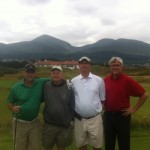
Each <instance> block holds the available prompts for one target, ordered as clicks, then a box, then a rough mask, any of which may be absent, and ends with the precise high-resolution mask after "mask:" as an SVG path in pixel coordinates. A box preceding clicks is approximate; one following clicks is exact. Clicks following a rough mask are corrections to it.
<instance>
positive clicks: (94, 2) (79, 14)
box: [0, 0, 150, 46]
mask: <svg viewBox="0 0 150 150" xmlns="http://www.w3.org/2000/svg"><path fill="white" fill-rule="evenodd" d="M8 4H9V5H8ZM149 6H150V1H149V0H5V1H1V2H0V7H1V9H0V27H1V31H0V42H4V43H10V42H19V41H26V40H32V39H33V38H36V37H38V36H40V35H42V34H48V35H50V36H54V37H56V38H59V39H61V40H64V41H67V42H69V43H71V44H72V45H74V46H81V45H85V44H90V43H94V42H96V41H98V40H100V39H102V38H113V39H118V38H129V39H136V40H140V41H145V42H148V43H150V38H149V34H150V29H149V26H150V19H149V16H150V9H149Z"/></svg>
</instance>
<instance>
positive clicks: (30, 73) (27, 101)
mask: <svg viewBox="0 0 150 150" xmlns="http://www.w3.org/2000/svg"><path fill="white" fill-rule="evenodd" d="M48 80H49V79H46V78H45V79H44V78H36V67H35V66H34V65H33V64H27V65H26V66H25V67H24V80H23V81H21V82H18V83H16V84H15V85H14V86H13V87H12V88H11V91H10V93H9V95H8V98H7V106H8V108H9V109H10V110H11V111H12V115H13V123H12V126H13V128H12V130H13V137H14V148H15V150H40V134H41V125H40V121H39V119H37V116H38V113H39V108H40V103H41V99H42V90H43V86H44V83H45V82H46V81H48Z"/></svg>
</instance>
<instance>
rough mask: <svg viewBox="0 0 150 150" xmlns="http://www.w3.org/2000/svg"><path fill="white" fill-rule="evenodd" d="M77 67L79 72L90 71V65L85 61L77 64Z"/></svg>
mask: <svg viewBox="0 0 150 150" xmlns="http://www.w3.org/2000/svg"><path fill="white" fill-rule="evenodd" d="M79 67H80V70H81V71H88V72H89V71H90V69H91V63H90V62H88V61H86V60H83V61H81V62H80V63H79Z"/></svg>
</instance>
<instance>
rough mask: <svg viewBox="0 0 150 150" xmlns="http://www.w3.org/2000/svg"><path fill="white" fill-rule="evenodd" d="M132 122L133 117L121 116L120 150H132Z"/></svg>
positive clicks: (119, 126)
mask: <svg viewBox="0 0 150 150" xmlns="http://www.w3.org/2000/svg"><path fill="white" fill-rule="evenodd" d="M130 120H131V116H126V117H124V116H121V117H120V120H118V133H117V139H118V145H119V150H130Z"/></svg>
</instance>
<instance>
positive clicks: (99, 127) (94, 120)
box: [72, 57, 105, 150]
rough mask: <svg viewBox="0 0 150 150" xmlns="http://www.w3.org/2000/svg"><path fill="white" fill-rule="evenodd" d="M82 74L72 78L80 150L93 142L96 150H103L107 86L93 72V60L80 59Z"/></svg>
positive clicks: (83, 149) (76, 136)
mask: <svg viewBox="0 0 150 150" xmlns="http://www.w3.org/2000/svg"><path fill="white" fill-rule="evenodd" d="M78 62H79V67H80V75H78V76H76V77H75V78H73V79H72V83H73V89H74V94H75V111H76V117H75V122H74V126H75V139H76V145H77V147H79V150H87V144H91V145H92V147H93V149H94V150H101V147H102V143H103V122H102V118H101V111H102V103H103V102H104V100H105V86H104V81H103V79H102V78H100V77H98V76H96V75H94V74H92V73H91V72H90V70H91V60H90V59H89V58H88V57H81V58H80V59H79V61H78Z"/></svg>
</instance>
